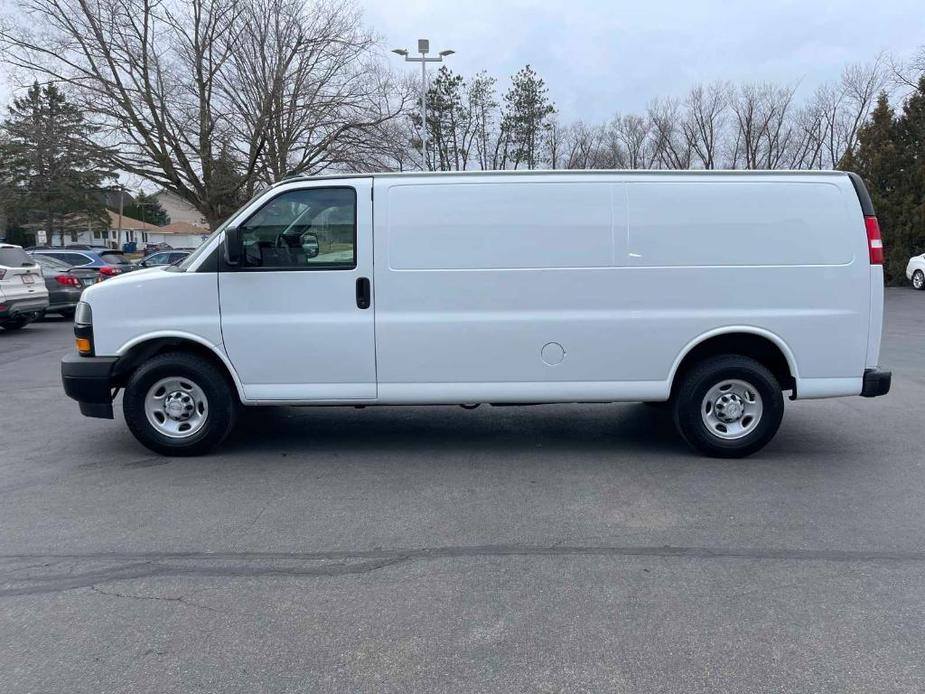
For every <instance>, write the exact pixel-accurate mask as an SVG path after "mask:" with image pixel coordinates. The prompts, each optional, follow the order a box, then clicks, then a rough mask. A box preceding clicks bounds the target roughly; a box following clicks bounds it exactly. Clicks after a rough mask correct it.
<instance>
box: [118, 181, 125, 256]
mask: <svg viewBox="0 0 925 694" xmlns="http://www.w3.org/2000/svg"><path fill="white" fill-rule="evenodd" d="M124 202H125V186H124V185H122V184H121V183H120V184H119V228H118V229H117V230H116V250H121V249H122V205H123V203H124Z"/></svg>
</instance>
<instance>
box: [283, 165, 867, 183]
mask: <svg viewBox="0 0 925 694" xmlns="http://www.w3.org/2000/svg"><path fill="white" fill-rule="evenodd" d="M608 174H609V175H627V174H633V175H640V176H677V175H685V176H686V175H695V176H723V177H725V176H848V175H849V174H848V172H845V171H835V170H832V169H748V170H744V169H504V170H501V171H497V170H491V171H481V170H469V171H383V172H368V173H359V172H355V173H346V172H345V173H330V174H318V175H314V176H303V175H295V176H287V177H286V178H284V179H282V180H281V181H279V182H277V183H275V184H274V185H275V186H278V185H282V184H284V183H292V182H293V181H323V180H337V179H345V178H421V177H425V178H456V177H468V176H544V175H547V176H548V175H556V176H600V175H608Z"/></svg>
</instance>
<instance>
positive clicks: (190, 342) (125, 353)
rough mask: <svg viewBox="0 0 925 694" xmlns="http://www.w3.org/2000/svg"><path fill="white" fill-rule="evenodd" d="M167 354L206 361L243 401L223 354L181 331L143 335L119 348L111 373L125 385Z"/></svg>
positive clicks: (234, 373) (207, 342)
mask: <svg viewBox="0 0 925 694" xmlns="http://www.w3.org/2000/svg"><path fill="white" fill-rule="evenodd" d="M166 352H187V353H190V354H197V355H199V356H201V357H204V358H206V359H208V360H209V361H210V362H212V363H213V364H214V365H215V366H216V367H218V369H219V370H220V371H221V372H222V373H223V374H224V375H225V377H226V378H227V379H228V381H229V383H230V384H231V385H232V386H233V388H234V390H235V392H236V393H237V395H238V399H239V400H241V401H243V400H244V388H243V386H242V385H241V381H240V379H239V378H238V375H237V373H236V372H235V370H234V367H233V366H232V365H231V362H230V361H229V360H228V357H227V355H226V354H225V353H224V351H222V350H221V349H220V348H218V347H217V346H216V345H213V344H211V343H210V342H209V341H208V340H204V339H203V338H201V337H200V336H198V335H194V334H192V333H185V332H180V331H169V332H157V333H152V334H148V335H142V336H139V337H136V338H133V339H132V340H129V341H128V342H126V343H125V344H124V345H122V346H121V347H120V348H119V349H118V350H117V351H116V354H117V356H118V357H119V361H118V362H116V367H115V370H114V377H115V379H116V382H117V383H119V385H124V383H125V382H126V381H127V380H128V377H129V376H130V375H131V373H132V372H133V371H135V369H137V368H138V367H139V366H140V365H141V364H142V363H144V362H145V361H146V360H147V359H150V358H151V357H153V356H156V355H158V354H164V353H166Z"/></svg>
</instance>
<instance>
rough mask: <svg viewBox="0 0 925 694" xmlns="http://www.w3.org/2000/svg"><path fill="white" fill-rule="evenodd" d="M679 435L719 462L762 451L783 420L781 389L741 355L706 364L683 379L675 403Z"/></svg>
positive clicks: (674, 408) (765, 372)
mask: <svg viewBox="0 0 925 694" xmlns="http://www.w3.org/2000/svg"><path fill="white" fill-rule="evenodd" d="M672 405H673V415H674V421H675V426H676V427H677V428H678V432H679V433H680V434H681V436H682V437H683V438H684V440H685V441H687V442H688V443H689V444H690V445H691V446H692V447H693V448H695V449H696V450H698V451H700V452H701V453H704V454H705V455H709V456H713V457H716V458H742V457H745V456H747V455H751V454H752V453H755V452H756V451H758V450H760V449H762V448H763V447H764V446H765V445H766V444H767V443H768V442H769V441H770V440H771V439H772V438H773V437H774V434H776V433H777V430H778V428H779V427H780V423H781V419H782V418H783V414H784V397H783V394H782V393H781V387H780V383H779V382H778V381H777V379H776V378H775V377H774V374H772V373H771V372H770V371H769V370H768V369H767V368H765V367H764V366H763V365H762V364H760V363H759V362H757V361H755V360H754V359H750V358H748V357H742V356H738V355H731V354H730V355H725V356H719V357H713V358H711V359H707V360H705V361H703V362H701V363H699V364H697V365H696V366H694V367H693V368H692V369H691V370H690V371H688V372H687V373H686V374H684V375H683V376H682V378H681V381H680V383H679V384H678V387H677V391H676V393H675V396H674V398H673V402H672Z"/></svg>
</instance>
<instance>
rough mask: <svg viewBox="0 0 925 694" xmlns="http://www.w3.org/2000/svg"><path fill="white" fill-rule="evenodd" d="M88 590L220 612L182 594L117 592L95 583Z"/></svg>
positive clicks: (110, 595) (130, 598)
mask: <svg viewBox="0 0 925 694" xmlns="http://www.w3.org/2000/svg"><path fill="white" fill-rule="evenodd" d="M90 590H92V591H93V592H94V593H98V594H99V595H106V596H109V597H112V598H125V599H128V600H154V601H157V602H173V603H177V604H179V605H185V606H186V607H193V608H195V609H197V610H206V611H208V612H217V613H221V612H222V611H221V610H218V609H216V608H214V607H209V606H208V605H203V604H202V603H198V602H190V601H189V600H187V599H186V598H185V597H184V596H182V595H180V596H178V597H175V598H174V597H164V596H159V595H133V594H130V593H117V592H115V591H107V590H103V589H102V588H99V587H98V586H96V585H92V586H90Z"/></svg>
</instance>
